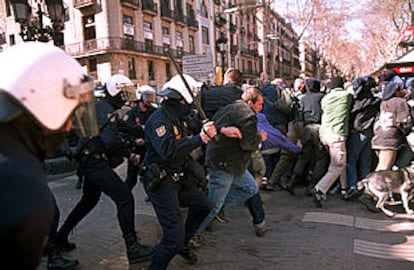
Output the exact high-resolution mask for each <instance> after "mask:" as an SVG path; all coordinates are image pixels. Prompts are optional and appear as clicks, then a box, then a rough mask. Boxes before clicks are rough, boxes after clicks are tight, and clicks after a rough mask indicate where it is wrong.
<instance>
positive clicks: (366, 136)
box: [346, 130, 373, 187]
mask: <svg viewBox="0 0 414 270" xmlns="http://www.w3.org/2000/svg"><path fill="white" fill-rule="evenodd" d="M372 136H373V132H372V131H371V130H370V131H364V132H352V133H350V134H349V136H348V141H347V143H346V151H347V155H348V162H347V165H346V173H347V178H348V186H349V187H356V183H357V181H358V179H363V178H365V176H367V175H368V174H369V173H370V172H371V165H372V156H373V152H372V150H371V139H372ZM357 167H359V175H358V172H357ZM358 176H359V177H358Z"/></svg>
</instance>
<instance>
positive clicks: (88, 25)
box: [82, 15, 96, 40]
mask: <svg viewBox="0 0 414 270" xmlns="http://www.w3.org/2000/svg"><path fill="white" fill-rule="evenodd" d="M82 20H83V35H84V39H85V40H91V39H95V38H96V30H95V16H93V15H91V16H85V17H83V19H82Z"/></svg>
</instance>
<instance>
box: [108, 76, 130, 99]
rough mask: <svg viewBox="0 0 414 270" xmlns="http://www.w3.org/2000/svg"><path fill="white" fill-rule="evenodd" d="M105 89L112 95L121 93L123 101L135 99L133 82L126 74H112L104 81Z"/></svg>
mask: <svg viewBox="0 0 414 270" xmlns="http://www.w3.org/2000/svg"><path fill="white" fill-rule="evenodd" d="M106 90H107V91H108V93H109V95H111V96H112V97H114V96H116V95H118V94H119V93H121V97H122V100H124V101H134V100H135V99H136V93H135V88H134V84H133V83H132V82H131V80H130V79H129V78H128V77H127V76H125V75H122V74H115V75H112V77H111V78H109V80H108V81H107V82H106Z"/></svg>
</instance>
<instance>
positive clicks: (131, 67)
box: [128, 57, 137, 80]
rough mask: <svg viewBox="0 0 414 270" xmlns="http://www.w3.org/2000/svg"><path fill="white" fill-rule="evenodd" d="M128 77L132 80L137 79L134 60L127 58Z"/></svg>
mask: <svg viewBox="0 0 414 270" xmlns="http://www.w3.org/2000/svg"><path fill="white" fill-rule="evenodd" d="M128 77H129V78H130V79H133V80H134V79H136V78H137V73H136V71H135V59H134V58H133V57H130V58H128Z"/></svg>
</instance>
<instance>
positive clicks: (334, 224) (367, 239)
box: [38, 176, 414, 270]
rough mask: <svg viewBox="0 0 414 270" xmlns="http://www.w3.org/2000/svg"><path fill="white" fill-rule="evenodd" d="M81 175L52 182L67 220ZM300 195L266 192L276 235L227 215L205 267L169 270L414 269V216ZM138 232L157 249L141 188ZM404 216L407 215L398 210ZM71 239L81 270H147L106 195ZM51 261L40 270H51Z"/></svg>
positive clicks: (202, 262)
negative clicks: (129, 251) (129, 248)
mask: <svg viewBox="0 0 414 270" xmlns="http://www.w3.org/2000/svg"><path fill="white" fill-rule="evenodd" d="M75 184H76V178H75V177H74V176H69V177H64V178H60V179H59V178H58V179H55V180H54V181H52V182H50V187H51V188H52V190H53V192H54V194H55V196H56V198H57V201H58V204H59V207H60V210H61V221H63V220H64V218H65V217H66V216H67V215H68V213H69V211H70V210H71V209H72V208H73V207H74V205H75V203H76V202H77V201H78V199H79V197H80V195H81V192H82V191H81V190H76V189H75ZM296 193H297V195H296V196H291V195H289V194H288V193H287V192H285V191H278V192H266V191H262V193H261V195H262V199H263V201H264V208H265V211H266V215H267V216H266V220H267V223H268V227H269V231H268V232H267V233H266V235H265V237H256V235H255V233H254V230H253V226H252V224H251V220H250V216H249V213H248V209H247V208H246V207H243V206H240V207H235V208H232V209H228V210H226V216H228V217H229V218H230V223H227V224H221V223H217V222H215V223H214V224H213V228H212V231H210V232H206V234H205V239H206V245H204V246H203V247H201V248H199V249H198V250H197V253H198V256H199V262H198V263H197V264H196V265H188V264H186V263H185V261H184V259H182V258H181V257H180V256H176V257H175V258H174V259H173V261H172V262H171V264H170V267H169V269H171V270H176V269H177V270H178V269H180V270H181V269H184V270H186V269H214V270H215V269H239V270H244V269H246V270H247V269H283V270H285V269H287V270H289V269H295V270H296V269H299V270H301V269H307V270H308V269H393V268H395V269H402V270H404V269H407V270H408V269H413V268H414V241H413V237H412V236H411V235H412V234H413V232H414V227H413V224H414V217H411V216H407V215H404V214H401V215H399V216H397V217H396V218H393V219H390V218H388V217H386V216H385V215H383V214H376V213H371V212H368V211H367V210H366V208H365V206H363V205H362V204H360V203H359V202H358V201H357V200H355V201H344V200H341V199H340V198H339V197H335V196H332V195H329V196H328V200H327V201H323V202H322V203H323V206H322V208H315V207H314V205H313V203H312V199H311V197H307V196H305V194H304V188H303V189H302V187H299V188H297V192H296ZM134 196H135V201H136V209H135V213H136V216H135V218H136V228H137V232H138V236H139V238H140V239H141V241H142V242H143V243H145V244H156V243H157V241H158V240H159V239H160V237H161V234H162V232H161V228H160V226H159V225H158V222H157V218H156V216H155V213H154V211H153V209H152V206H151V204H150V203H147V202H145V197H146V196H145V193H144V191H143V189H142V187H141V186H140V185H138V186H137V187H136V188H135V189H134ZM396 209H397V211H400V213H403V210H402V208H401V209H399V208H396ZM183 213H185V212H183ZM70 240H71V241H74V242H76V244H77V247H78V248H77V249H76V250H74V251H72V252H70V253H65V254H64V256H65V257H68V258H76V259H78V260H79V261H80V266H79V267H78V269H87V270H89V269H92V270H95V269H96V270H98V269H99V270H100V269H102V270H107V269H108V270H109V269H111V270H112V269H113V270H118V269H119V270H121V269H122V270H123V269H146V268H147V267H148V263H141V264H136V265H132V266H128V262H127V258H126V252H125V246H124V243H123V240H122V237H121V233H120V230H119V226H118V223H117V220H116V211H115V205H114V204H113V203H112V201H111V200H110V199H109V198H108V197H107V196H105V195H103V196H102V198H101V200H100V202H99V204H98V205H97V207H96V208H95V209H94V210H93V211H92V212H91V213H90V214H89V215H88V216H87V217H86V218H85V219H84V220H83V221H82V222H81V223H80V224H79V225H78V226H77V227H76V228H75V230H74V231H73V233H72V234H71V235H70ZM45 265H46V258H43V260H42V264H41V265H40V266H39V268H38V270H43V269H46V266H45Z"/></svg>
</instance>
